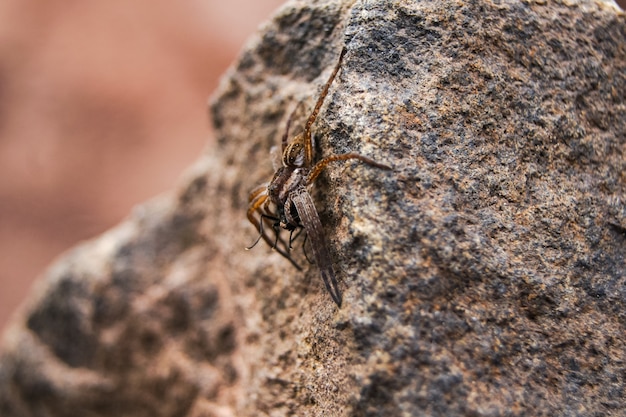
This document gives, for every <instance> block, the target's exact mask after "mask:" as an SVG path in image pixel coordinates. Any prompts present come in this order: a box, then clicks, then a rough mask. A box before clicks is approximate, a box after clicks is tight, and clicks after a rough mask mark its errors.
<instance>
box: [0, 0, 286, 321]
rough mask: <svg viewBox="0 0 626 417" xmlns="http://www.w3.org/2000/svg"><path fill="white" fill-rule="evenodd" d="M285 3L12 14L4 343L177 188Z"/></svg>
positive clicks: (8, 11) (144, 2) (1, 191)
mask: <svg viewBox="0 0 626 417" xmlns="http://www.w3.org/2000/svg"><path fill="white" fill-rule="evenodd" d="M282 2H283V1H281V0H231V1H229V2H221V1H220V2H218V1H214V0H188V1H182V2H173V1H169V0H136V1H133V2H129V1H127V0H110V1H100V2H86V1H67V0H64V1H58V0H46V1H35V0H5V1H3V2H2V3H1V4H0V331H1V330H2V328H3V327H4V326H5V325H6V321H7V320H8V318H9V316H10V314H11V312H12V311H14V310H15V308H16V307H17V306H18V305H19V303H20V302H21V300H22V299H23V298H24V297H25V295H26V294H27V292H28V290H29V288H30V285H31V284H32V282H33V280H34V279H35V278H36V277H37V276H38V275H39V274H41V273H42V271H44V269H45V268H46V266H47V265H48V264H50V262H51V261H52V260H53V259H54V258H55V257H56V256H58V255H59V254H60V253H61V252H63V251H64V250H66V249H68V248H70V247H71V246H73V245H75V244H76V243H77V242H78V241H80V240H83V239H87V238H90V237H94V236H97V235H98V234H100V233H102V232H103V231H105V230H107V229H108V228H110V227H112V226H114V225H115V224H116V223H118V222H119V221H120V220H122V219H123V218H124V217H125V216H126V215H127V214H128V213H129V212H130V210H131V209H132V207H133V205H135V204H138V203H141V202H143V201H145V200H146V199H149V198H150V197H152V196H154V195H157V194H159V193H161V192H163V191H165V190H168V189H171V188H172V187H173V186H174V185H175V184H176V182H177V178H178V177H179V176H180V174H181V173H182V172H183V170H184V169H185V167H187V166H189V165H190V164H191V163H192V162H193V161H194V160H195V159H196V158H197V156H198V155H199V153H200V152H201V151H202V148H203V147H204V146H205V144H206V143H207V142H208V141H210V140H211V134H210V128H209V126H210V124H209V120H208V112H207V98H208V97H209V95H210V94H211V92H212V91H213V90H214V89H215V87H216V86H217V83H218V80H219V77H220V75H221V74H222V73H223V72H224V71H225V70H226V68H227V67H228V65H229V64H230V63H231V62H232V61H233V60H234V59H235V57H236V54H237V52H238V51H239V49H240V48H241V47H242V45H243V43H244V42H245V40H246V38H248V37H249V36H250V35H251V34H252V33H254V32H255V30H256V28H257V26H258V25H259V24H260V23H261V22H263V21H264V20H266V19H267V18H268V17H269V16H270V15H271V13H272V12H273V11H274V10H275V9H276V8H277V7H278V6H279V5H280V4H281V3H282Z"/></svg>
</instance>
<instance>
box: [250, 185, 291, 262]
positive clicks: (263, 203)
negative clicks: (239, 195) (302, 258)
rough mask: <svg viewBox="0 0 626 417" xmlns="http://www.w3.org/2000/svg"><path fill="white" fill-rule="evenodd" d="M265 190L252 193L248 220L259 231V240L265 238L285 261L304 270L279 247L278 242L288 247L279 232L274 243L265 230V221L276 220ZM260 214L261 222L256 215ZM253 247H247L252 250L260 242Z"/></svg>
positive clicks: (286, 251)
mask: <svg viewBox="0 0 626 417" xmlns="http://www.w3.org/2000/svg"><path fill="white" fill-rule="evenodd" d="M262 191H263V190H261V192H259V191H257V190H254V191H253V192H252V193H250V205H249V206H248V212H247V215H248V220H249V221H250V223H252V224H253V225H254V227H255V228H256V229H257V231H258V232H259V239H260V238H263V240H264V241H265V242H266V243H267V244H268V245H269V246H270V247H271V248H272V249H273V250H275V251H276V252H278V253H279V254H280V255H281V256H282V257H284V258H285V259H287V260H289V262H291V264H292V265H293V266H295V267H296V268H297V269H298V270H302V268H300V265H298V264H297V263H296V261H294V260H293V258H292V257H291V256H290V255H289V252H288V250H283V249H281V248H280V247H278V245H277V243H276V242H278V241H280V242H281V243H282V244H283V246H285V247H287V245H286V243H285V242H284V240H282V239H281V238H280V236H279V234H278V231H276V230H275V233H276V240H275V241H272V239H271V238H270V237H269V236H268V234H267V233H266V232H265V229H264V228H263V222H264V221H269V218H275V216H273V215H272V214H271V213H270V212H269V210H268V204H267V203H268V196H267V193H263V192H262ZM257 212H258V213H259V215H260V217H261V220H260V221H259V220H258V219H257V218H256V217H255V214H256V213H257ZM259 239H257V241H256V242H255V243H254V244H253V245H252V246H249V247H247V248H246V249H248V250H249V249H252V248H253V247H254V246H255V245H256V243H257V242H258V240H259Z"/></svg>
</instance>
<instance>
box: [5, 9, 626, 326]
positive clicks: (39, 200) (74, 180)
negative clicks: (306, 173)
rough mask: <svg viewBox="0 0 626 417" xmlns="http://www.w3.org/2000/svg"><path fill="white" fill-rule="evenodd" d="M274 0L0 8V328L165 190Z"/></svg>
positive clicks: (202, 140)
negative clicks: (77, 257) (64, 258)
mask: <svg viewBox="0 0 626 417" xmlns="http://www.w3.org/2000/svg"><path fill="white" fill-rule="evenodd" d="M281 3H282V0H230V1H228V2H222V1H216V0H186V1H180V2H174V1H170V0H134V1H132V2H129V1H128V0H108V1H99V2H96V1H84V0H75V1H72V0H69V1H68V0H63V1H61V0H45V1H44V0H4V1H2V2H1V3H0V332H1V331H2V328H4V326H5V325H6V322H7V320H8V318H9V315H10V314H11V312H13V311H14V310H15V308H16V307H17V306H18V305H19V303H20V302H21V301H22V300H23V298H24V297H25V296H26V294H27V292H28V289H29V287H30V286H31V284H32V282H33V281H34V279H35V278H36V277H37V276H38V275H40V274H41V273H42V272H43V271H44V270H45V268H46V266H47V265H49V264H50V263H51V262H52V260H53V259H54V258H55V257H57V256H59V254H61V253H62V252H63V251H64V250H67V249H68V248H70V247H72V246H74V245H75V244H76V243H77V242H79V241H81V240H84V239H88V238H91V237H94V236H97V235H98V234H100V233H102V232H103V231H105V230H107V229H109V228H110V227H112V226H114V225H115V224H117V223H119V222H120V221H121V220H122V219H123V218H124V217H126V216H127V214H128V213H129V212H130V210H131V209H132V207H133V206H134V205H136V204H138V203H141V202H143V201H145V200H147V199H149V198H150V197H152V196H154V195H157V194H159V193H161V192H164V191H166V190H169V189H172V188H173V187H174V186H175V184H176V183H177V179H178V178H179V176H180V174H181V173H182V172H183V171H184V169H185V168H186V167H187V166H189V165H190V164H191V163H192V162H193V161H194V160H195V159H196V158H197V156H198V155H199V154H200V152H201V151H202V149H203V147H204V146H205V145H206V144H207V143H208V142H210V141H211V132H210V123H209V119H208V112H207V104H206V103H207V98H208V97H209V95H210V94H211V92H212V91H213V90H214V89H215V87H216V85H217V83H218V79H219V77H220V75H221V74H222V73H223V72H224V71H225V70H226V68H227V67H228V65H229V64H230V63H231V62H232V61H233V60H234V59H235V57H236V55H237V52H238V51H239V50H240V48H241V47H242V45H243V43H244V42H245V40H246V38H248V37H249V36H250V35H251V34H253V33H254V32H255V30H256V28H257V27H258V25H259V24H260V23H261V22H262V21H264V20H266V19H267V18H268V17H269V16H270V15H271V13H272V12H273V11H274V10H276V9H277V8H278V6H279V5H280V4H281ZM620 4H621V6H622V8H623V7H624V5H625V4H626V0H620Z"/></svg>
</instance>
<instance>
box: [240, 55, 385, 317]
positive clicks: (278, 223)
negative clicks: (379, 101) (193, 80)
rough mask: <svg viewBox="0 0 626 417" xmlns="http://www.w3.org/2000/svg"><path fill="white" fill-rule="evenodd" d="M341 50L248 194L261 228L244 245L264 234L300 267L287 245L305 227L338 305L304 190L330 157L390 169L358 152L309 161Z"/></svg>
mask: <svg viewBox="0 0 626 417" xmlns="http://www.w3.org/2000/svg"><path fill="white" fill-rule="evenodd" d="M345 53H346V49H345V48H344V49H343V50H342V51H341V55H340V56H339V61H338V62H337V65H336V66H335V68H334V70H333V72H332V74H331V75H330V78H329V79H328V81H327V82H326V84H325V85H324V88H323V89H322V93H321V94H320V96H319V98H318V99H317V103H316V104H315V108H314V109H313V111H312V112H311V115H310V116H309V118H308V120H307V122H306V125H305V126H304V130H303V131H302V133H300V134H298V135H296V136H295V137H294V138H293V139H292V140H291V141H289V142H288V137H289V126H290V125H291V119H292V118H293V113H292V114H291V116H290V117H289V120H288V121H287V126H286V129H285V133H284V134H283V137H282V142H281V144H282V158H281V162H282V164H281V166H277V167H276V166H275V167H274V168H275V169H276V172H275V173H274V177H273V178H272V180H271V181H270V182H269V183H265V184H262V185H261V186H259V187H257V188H255V189H254V190H253V191H252V192H251V193H250V197H249V206H248V220H250V223H252V224H253V225H254V227H256V229H257V231H258V232H259V238H258V239H257V240H256V242H254V244H253V245H252V246H250V247H249V248H247V249H251V248H252V247H254V246H255V245H256V244H257V243H258V242H259V240H260V239H261V238H263V240H265V242H267V244H268V245H270V246H271V247H272V248H273V249H275V250H276V251H277V252H278V253H280V254H281V255H282V256H284V257H285V258H287V259H288V260H289V261H290V262H291V263H292V264H293V265H294V266H295V267H296V268H298V269H300V267H299V266H298V264H297V263H296V262H295V261H294V260H293V259H292V258H291V255H290V254H289V253H290V250H291V244H292V242H293V240H294V239H295V238H294V231H296V230H298V231H300V230H302V229H303V228H304V231H305V232H306V236H305V240H306V239H307V238H308V239H309V241H310V244H311V248H312V249H313V256H314V258H315V262H316V263H317V266H318V268H319V269H320V273H321V275H322V279H323V280H324V284H325V285H326V289H327V290H328V292H329V293H330V296H331V297H332V299H333V301H334V302H335V303H337V305H338V306H339V307H341V292H340V291H339V287H338V285H337V279H336V278H335V272H334V270H333V266H332V261H331V257H330V252H329V250H328V244H327V243H326V238H325V237H324V231H323V229H322V223H321V221H320V218H319V215H318V214H317V210H316V209H315V204H314V203H313V199H312V198H311V195H310V194H309V192H308V191H307V187H308V186H310V185H311V184H313V182H314V181H315V179H316V178H317V177H318V176H319V175H320V173H321V172H322V170H323V169H324V168H325V167H326V165H328V164H329V163H331V162H334V161H345V160H347V159H358V160H361V161H363V162H365V163H367V164H369V165H373V166H375V167H378V168H382V169H391V168H390V167H388V166H386V165H383V164H379V163H378V162H375V161H372V160H371V159H369V158H366V157H364V156H363V155H359V154H356V153H345V154H341V155H332V156H329V157H326V158H324V159H322V160H321V161H319V162H317V163H316V164H315V165H313V147H314V143H313V138H312V136H311V126H313V123H314V122H315V119H316V118H317V115H318V113H319V110H320V108H321V107H322V104H323V103H324V99H325V98H326V95H327V94H328V89H329V88H330V85H331V84H332V82H333V80H334V79H335V76H336V75H337V72H338V71H339V68H340V67H341V61H342V59H343V56H344V55H345ZM294 113H295V111H294ZM276 165H278V164H276ZM256 213H258V214H259V216H260V217H259V218H257V217H256V216H255V214H256ZM264 223H265V224H267V225H268V226H271V228H272V230H273V231H274V233H275V237H274V239H272V238H271V237H270V236H269V235H268V233H267V232H266V230H265V229H264V227H263V225H264ZM280 228H283V229H285V230H288V231H289V232H290V235H289V241H288V242H285V241H284V240H283V238H282V237H281V236H280ZM296 237H297V234H296ZM303 248H304V243H303ZM305 255H306V252H305Z"/></svg>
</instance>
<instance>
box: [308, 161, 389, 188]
mask: <svg viewBox="0 0 626 417" xmlns="http://www.w3.org/2000/svg"><path fill="white" fill-rule="evenodd" d="M348 159H358V160H359V161H362V162H365V163H366V164H368V165H372V166H375V167H376V168H380V169H387V170H389V169H391V167H389V166H387V165H384V164H380V163H378V162H376V161H374V160H372V159H369V158H367V157H365V156H363V155H359V154H358V153H344V154H341V155H331V156H329V157H327V158H324V159H322V160H321V161H319V162H318V163H317V164H315V166H314V167H313V169H311V172H309V175H308V176H307V178H306V185H310V184H312V183H313V182H314V181H315V179H316V178H317V177H318V176H319V175H320V174H321V173H322V171H323V170H324V168H326V165H328V164H330V163H331V162H335V161H346V160H348Z"/></svg>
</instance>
